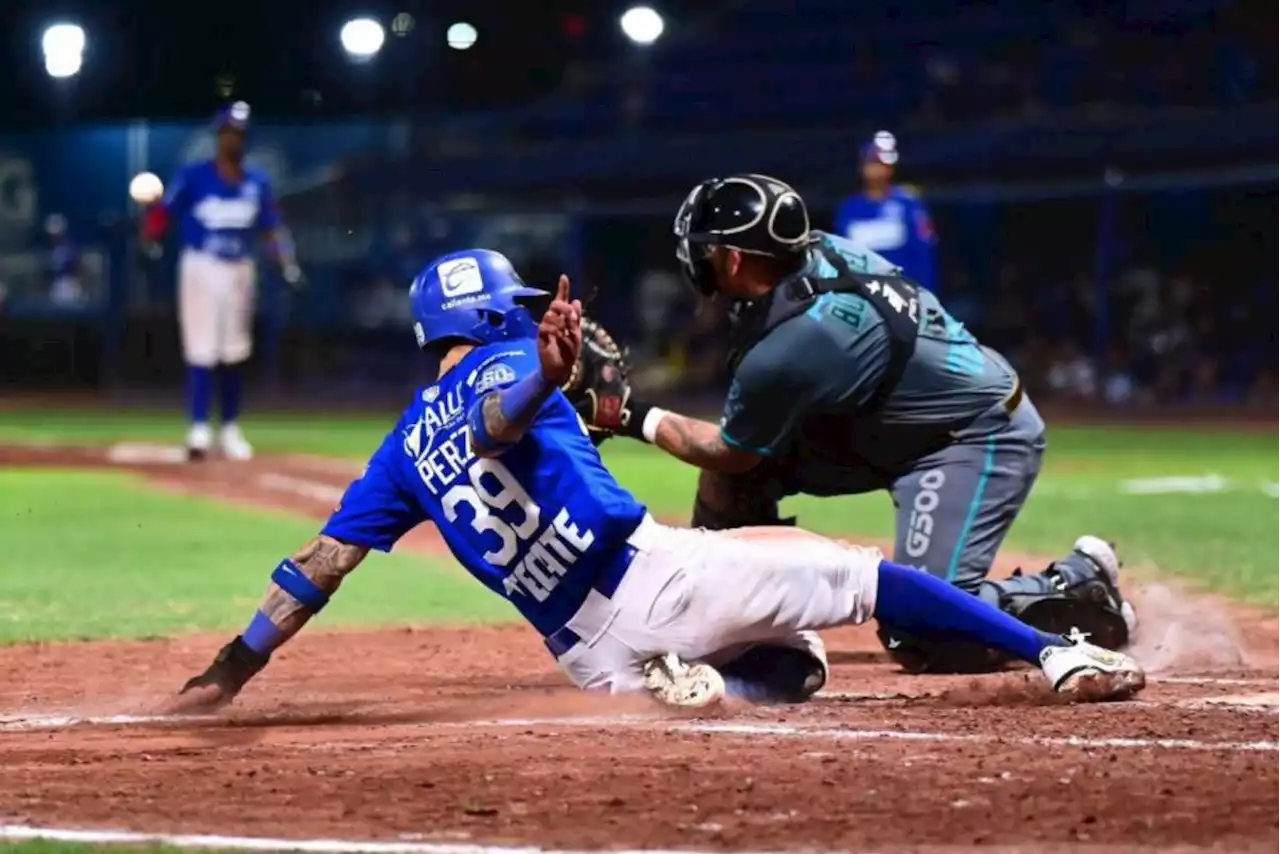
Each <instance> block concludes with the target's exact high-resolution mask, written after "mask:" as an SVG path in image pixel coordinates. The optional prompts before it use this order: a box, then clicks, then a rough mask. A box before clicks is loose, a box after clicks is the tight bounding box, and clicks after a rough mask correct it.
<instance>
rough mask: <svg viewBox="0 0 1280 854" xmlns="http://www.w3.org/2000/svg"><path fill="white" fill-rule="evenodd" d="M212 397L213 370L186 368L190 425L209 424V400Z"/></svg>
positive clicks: (194, 366) (193, 366) (195, 367)
mask: <svg viewBox="0 0 1280 854" xmlns="http://www.w3.org/2000/svg"><path fill="white" fill-rule="evenodd" d="M212 396H213V368H201V367H197V366H196V365H188V366H187V413H188V414H189V415H190V416H191V423H192V424H208V423H209V398H211V397H212Z"/></svg>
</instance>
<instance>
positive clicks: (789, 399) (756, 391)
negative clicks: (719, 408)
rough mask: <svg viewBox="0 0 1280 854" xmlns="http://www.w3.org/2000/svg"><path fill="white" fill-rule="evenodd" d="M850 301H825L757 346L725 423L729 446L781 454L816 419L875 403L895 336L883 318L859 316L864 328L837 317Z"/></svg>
mask: <svg viewBox="0 0 1280 854" xmlns="http://www.w3.org/2000/svg"><path fill="white" fill-rule="evenodd" d="M845 299H846V295H844V294H828V295H826V296H824V297H823V298H821V299H820V300H818V301H817V302H816V303H815V304H814V306H813V308H811V309H810V310H809V311H808V312H806V313H805V314H802V315H798V316H797V317H793V318H791V319H790V320H788V321H786V322H785V323H783V324H782V325H780V326H778V327H777V328H776V329H774V330H773V331H772V332H770V333H769V334H768V335H767V336H766V337H765V338H764V339H763V340H761V341H760V342H759V343H757V344H756V345H755V346H754V347H752V348H751V350H750V351H749V352H748V353H747V355H746V356H745V357H744V358H743V360H742V363H741V364H740V365H739V366H738V370H737V372H736V373H735V374H734V378H733V385H732V386H731V387H730V389H729V397H728V399H727V400H726V401H725V407H724V414H723V416H722V417H721V419H720V435H721V437H722V438H723V439H724V441H725V444H727V445H729V446H731V447H734V448H739V449H741V450H744V451H751V452H753V453H756V454H760V455H761V456H767V457H772V456H778V455H780V454H782V453H784V452H785V451H786V450H787V448H788V447H789V446H790V444H791V441H792V440H793V439H794V437H795V434H796V433H797V432H798V431H799V429H800V425H801V424H803V423H804V420H805V418H807V417H808V416H809V415H811V414H813V413H817V412H841V411H849V410H852V409H853V408H855V407H856V406H857V405H858V404H860V403H862V402H863V401H865V400H867V399H869V398H870V396H871V394H872V393H873V392H874V391H875V389H876V387H877V386H878V385H879V382H880V378H881V376H883V373H884V365H885V362H886V360H887V355H888V337H887V335H886V334H885V331H884V328H883V325H882V324H880V323H879V322H878V321H879V318H878V317H875V318H868V319H863V318H858V320H859V321H860V325H858V326H849V324H848V322H846V321H843V320H841V319H840V317H839V316H835V317H834V319H833V315H832V313H833V312H834V313H835V314H836V315H839V314H840V311H841V305H842V304H843V302H844V301H845ZM854 299H857V298H856V297H855V298H854ZM859 303H862V301H861V300H859Z"/></svg>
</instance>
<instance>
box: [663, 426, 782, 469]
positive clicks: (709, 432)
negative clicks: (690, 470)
mask: <svg viewBox="0 0 1280 854" xmlns="http://www.w3.org/2000/svg"><path fill="white" fill-rule="evenodd" d="M653 439H654V444H655V445H657V446H658V447H659V448H662V450H664V451H666V452H667V453H668V454H671V455H672V456H673V457H676V458H677V459H681V460H684V461H685V462H686V463H689V464H690V465H695V466H697V467H698V468H702V469H709V470H711V471H722V472H744V471H748V470H749V469H751V468H752V467H754V466H755V465H756V463H758V462H759V461H760V458H759V457H758V456H756V455H755V454H752V453H748V452H747V451H740V450H738V449H737V448H731V447H729V446H728V445H726V444H725V441H724V439H722V438H721V437H720V428H719V427H717V426H716V425H715V424H712V423H710V422H707V421H699V420H698V419H696V418H686V417H685V416H683V415H678V414H676V413H674V412H668V413H666V414H665V415H664V416H663V418H662V420H661V421H659V422H658V429H657V431H656V432H655V433H654V437H653Z"/></svg>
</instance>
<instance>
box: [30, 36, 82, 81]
mask: <svg viewBox="0 0 1280 854" xmlns="http://www.w3.org/2000/svg"><path fill="white" fill-rule="evenodd" d="M85 41H86V39H85V34H84V28H83V27H81V26H80V25H79V24H51V25H50V26H48V27H46V28H45V31H44V35H43V36H41V38H40V49H41V50H42V51H43V52H44V70H45V71H46V72H47V73H48V74H49V76H50V77H54V78H59V79H62V78H66V77H74V76H76V75H77V74H79V73H80V68H81V67H82V66H83V65H84V48H85Z"/></svg>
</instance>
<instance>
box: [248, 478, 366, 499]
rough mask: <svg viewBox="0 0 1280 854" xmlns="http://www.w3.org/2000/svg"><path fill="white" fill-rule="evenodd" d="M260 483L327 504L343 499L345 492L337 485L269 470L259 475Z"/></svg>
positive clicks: (276, 489) (279, 490)
mask: <svg viewBox="0 0 1280 854" xmlns="http://www.w3.org/2000/svg"><path fill="white" fill-rule="evenodd" d="M258 484H259V485H260V486H262V487H264V488H266V489H271V490H275V491H276V492H288V493H291V494H293V495H301V496H302V497H304V498H310V499H312V500H314V501H323V502H325V503H326V504H334V503H336V502H338V501H341V500H342V495H343V493H344V492H345V490H343V489H339V488H338V487H336V486H330V485H329V484H327V483H323V482H321V481H318V480H310V479H308V478H305V477H291V476H290V475H286V474H275V473H272V472H268V473H266V474H262V475H259V476H258Z"/></svg>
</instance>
